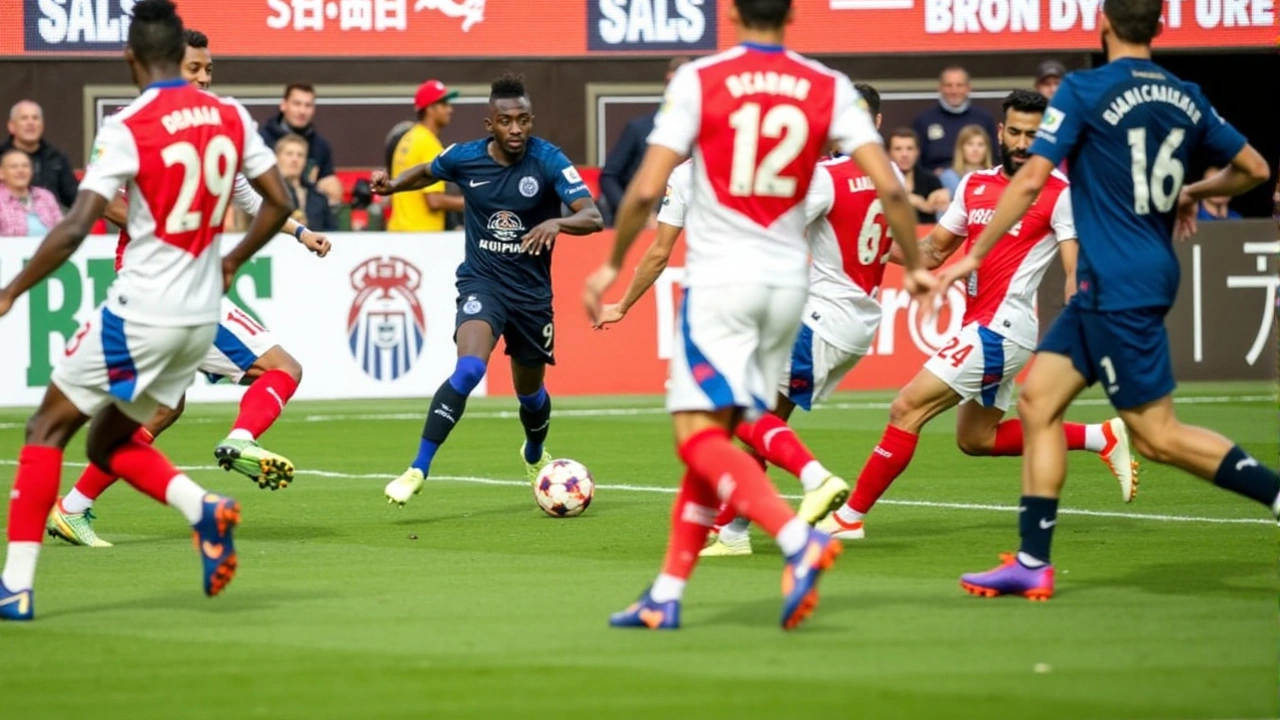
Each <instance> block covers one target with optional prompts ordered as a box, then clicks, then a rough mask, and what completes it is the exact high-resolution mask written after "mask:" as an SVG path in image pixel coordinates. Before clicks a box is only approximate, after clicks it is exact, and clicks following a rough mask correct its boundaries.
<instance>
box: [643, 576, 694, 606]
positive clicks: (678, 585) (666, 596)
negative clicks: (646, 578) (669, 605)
mask: <svg viewBox="0 0 1280 720" xmlns="http://www.w3.org/2000/svg"><path fill="white" fill-rule="evenodd" d="M684 584H685V581H684V580H681V579H680V578H678V577H675V576H674V575H668V574H666V573H662V574H661V575H659V576H658V579H657V580H654V581H653V587H651V588H649V597H650V598H652V599H653V601H654V602H658V603H664V602H671V601H672V600H679V599H680V598H681V597H684Z"/></svg>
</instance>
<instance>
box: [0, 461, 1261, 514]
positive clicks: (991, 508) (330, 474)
mask: <svg viewBox="0 0 1280 720" xmlns="http://www.w3.org/2000/svg"><path fill="white" fill-rule="evenodd" d="M17 464H18V463H17V461H16V460H9V459H0V465H9V466H13V465H17ZM65 465H67V466H68V467H84V466H85V464H84V463H65ZM179 469H180V470H182V471H184V472H213V471H215V470H222V468H220V467H218V466H217V465H189V466H185V467H180V468H179ZM296 474H297V475H303V476H310V477H319V478H331V479H337V480H383V481H389V480H390V479H391V476H390V475H389V474H387V473H344V472H334V471H330V470H298V471H297V473H296ZM430 481H432V482H458V483H468V484H471V485H497V486H501V487H523V488H527V487H529V483H528V482H527V481H525V480H503V479H499V478H487V477H477V476H473V475H437V476H433V477H431V478H430ZM596 487H597V488H599V489H600V490H604V491H606V492H637V493H657V494H659V495H674V494H675V492H676V491H675V488H669V487H656V486H653V485H630V484H605V485H597V486H596ZM782 497H784V498H786V499H788V500H799V499H800V496H799V495H783V496H782ZM371 502H372V501H371ZM880 504H881V505H901V506H904V507H924V508H934V509H942V510H968V511H978V512H1017V510H1018V508H1017V506H1015V505H988V504H983V503H952V502H935V501H932V500H881V501H880ZM1058 513H1059V514H1062V515H1084V516H1087V517H1101V518H1119V519H1122V520H1151V521H1155V522H1183V523H1207V524H1212V525H1274V524H1275V521H1274V520H1267V519H1265V518H1223V517H1201V516H1196V515H1159V514H1155V513H1131V512H1116V511H1110V510H1084V509H1078V508H1060V509H1059V510H1058Z"/></svg>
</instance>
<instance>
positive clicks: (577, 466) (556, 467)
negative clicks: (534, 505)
mask: <svg viewBox="0 0 1280 720" xmlns="http://www.w3.org/2000/svg"><path fill="white" fill-rule="evenodd" d="M595 492H596V483H595V480H592V479H591V472H590V471H589V470H587V468H586V467H585V466H583V464H582V463H580V462H578V461H576V460H552V461H551V462H549V463H547V464H546V465H545V466H543V468H542V471H541V472H539V473H538V479H537V481H535V482H534V483H533V498H534V499H535V500H537V501H538V507H540V508H542V511H543V512H545V513H546V514H548V515H550V516H551V517H558V518H565V517H574V516H575V515H581V514H582V512H583V511H584V510H586V509H587V506H588V505H590V504H591V498H592V497H593V496H594V495H595Z"/></svg>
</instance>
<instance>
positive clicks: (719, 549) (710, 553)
mask: <svg viewBox="0 0 1280 720" xmlns="http://www.w3.org/2000/svg"><path fill="white" fill-rule="evenodd" d="M750 554H751V535H749V534H748V533H742V535H741V536H740V537H733V536H730V537H725V536H724V533H719V534H718V535H717V536H716V539H715V540H714V541H713V542H711V543H710V544H709V545H707V546H706V547H704V548H702V552H700V553H698V557H736V556H739V555H750Z"/></svg>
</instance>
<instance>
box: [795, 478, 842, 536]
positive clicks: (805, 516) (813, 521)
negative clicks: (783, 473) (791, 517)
mask: <svg viewBox="0 0 1280 720" xmlns="http://www.w3.org/2000/svg"><path fill="white" fill-rule="evenodd" d="M848 499H849V483H847V482H845V481H844V480H843V479H841V478H838V477H836V476H835V475H831V476H829V477H828V478H827V479H826V480H823V481H822V484H821V485H819V486H818V487H816V488H814V489H813V490H810V491H809V492H807V493H805V494H804V497H803V498H801V499H800V510H799V511H798V512H797V513H796V514H797V515H799V516H800V519H801V520H804V521H805V522H807V523H809V524H810V525H817V524H818V521H819V520H822V519H823V518H825V517H826V516H827V515H830V514H831V513H833V512H835V511H836V510H839V509H840V506H841V505H844V503H845V501H846V500H848Z"/></svg>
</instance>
